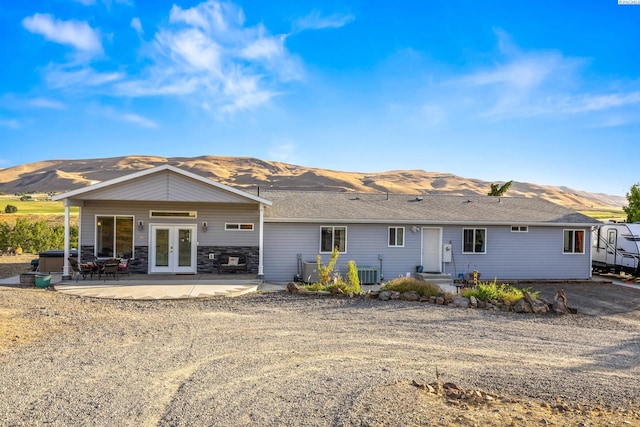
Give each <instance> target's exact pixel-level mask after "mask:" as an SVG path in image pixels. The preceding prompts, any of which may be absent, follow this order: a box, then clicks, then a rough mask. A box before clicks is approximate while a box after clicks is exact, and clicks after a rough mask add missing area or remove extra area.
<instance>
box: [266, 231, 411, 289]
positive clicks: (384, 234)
mask: <svg viewBox="0 0 640 427" xmlns="http://www.w3.org/2000/svg"><path fill="white" fill-rule="evenodd" d="M322 226H338V227H347V252H346V253H342V254H340V256H339V257H338V262H337V263H336V271H339V272H340V273H341V274H343V275H344V274H345V273H346V271H347V263H348V262H349V261H351V260H353V261H355V262H356V265H357V266H359V267H369V266H371V267H380V265H381V264H380V260H379V257H378V255H382V275H383V276H384V278H385V279H389V278H393V277H398V275H400V274H402V275H404V274H406V273H407V272H411V273H413V272H415V270H416V266H417V265H419V264H420V247H421V246H420V245H421V240H420V239H421V234H420V233H419V232H418V233H412V232H410V231H409V230H408V228H405V242H404V247H389V246H388V227H390V226H398V224H393V223H390V224H341V223H329V222H327V223H322V224H300V223H267V224H265V234H264V275H265V277H264V278H265V280H268V281H276V282H284V281H290V280H292V279H293V278H294V277H295V275H296V273H297V272H298V267H297V254H301V255H302V261H303V262H312V263H315V262H316V257H317V256H318V255H320V256H321V259H322V263H323V264H326V263H327V261H328V260H329V258H330V254H320V227H322Z"/></svg>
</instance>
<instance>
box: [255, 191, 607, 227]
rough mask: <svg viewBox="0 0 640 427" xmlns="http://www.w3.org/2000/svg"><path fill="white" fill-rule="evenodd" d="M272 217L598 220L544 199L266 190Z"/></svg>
mask: <svg viewBox="0 0 640 427" xmlns="http://www.w3.org/2000/svg"><path fill="white" fill-rule="evenodd" d="M260 197H261V198H264V199H267V200H270V201H272V202H273V205H272V206H270V207H268V208H266V209H265V221H267V222H303V221H312V222H317V221H327V220H336V221H343V222H385V221H394V222H398V221H407V222H420V223H429V224H438V223H440V224H447V223H465V224H469V223H483V224H549V225H552V224H556V225H559V224H575V225H577V224H581V225H595V224H598V223H599V221H597V220H595V219H593V218H590V217H588V216H586V215H583V214H581V213H578V212H575V211H572V210H570V209H567V208H565V207H563V206H560V205H557V204H555V203H552V202H549V201H547V200H544V199H541V198H525V197H492V196H449V195H425V196H416V195H407V194H388V195H387V194H380V193H376V194H371V193H347V192H344V193H342V192H331V191H288V190H266V191H264V190H261V191H260Z"/></svg>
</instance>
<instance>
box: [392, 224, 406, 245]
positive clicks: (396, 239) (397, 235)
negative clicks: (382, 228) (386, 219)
mask: <svg viewBox="0 0 640 427" xmlns="http://www.w3.org/2000/svg"><path fill="white" fill-rule="evenodd" d="M389 246H390V247H403V246H404V227H389Z"/></svg>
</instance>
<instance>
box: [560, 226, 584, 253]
mask: <svg viewBox="0 0 640 427" xmlns="http://www.w3.org/2000/svg"><path fill="white" fill-rule="evenodd" d="M563 240H564V247H563V250H562V251H563V252H564V253H565V254H583V253H584V230H564V239H563Z"/></svg>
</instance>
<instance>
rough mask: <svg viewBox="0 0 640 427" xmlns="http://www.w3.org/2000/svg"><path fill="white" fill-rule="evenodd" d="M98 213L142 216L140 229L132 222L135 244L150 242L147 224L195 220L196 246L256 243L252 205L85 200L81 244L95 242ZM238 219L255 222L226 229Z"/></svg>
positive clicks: (256, 215) (256, 214) (256, 221)
mask: <svg viewBox="0 0 640 427" xmlns="http://www.w3.org/2000/svg"><path fill="white" fill-rule="evenodd" d="M150 210H163V211H167V210H168V211H171V210H175V211H196V212H197V218H150V217H149V211H150ZM97 215H123V216H127V215H133V217H134V224H137V223H138V221H140V220H142V221H143V222H144V228H143V230H142V231H139V230H138V228H137V226H135V236H134V245H135V246H148V245H149V225H150V224H175V225H177V224H180V225H191V224H195V225H197V231H196V233H197V235H196V238H197V239H198V246H258V243H259V232H260V216H259V212H258V210H257V207H256V206H255V205H247V204H210V203H209V204H207V203H188V204H186V203H158V202H153V203H152V202H109V201H86V202H85V206H84V207H83V208H82V209H81V218H80V230H81V236H80V242H81V245H83V246H86V245H88V246H93V245H94V239H95V221H96V216H97ZM205 221H206V222H207V230H206V231H203V230H202V223H203V222H205ZM239 222H240V223H252V224H254V229H253V231H225V223H239ZM134 256H135V254H134Z"/></svg>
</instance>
